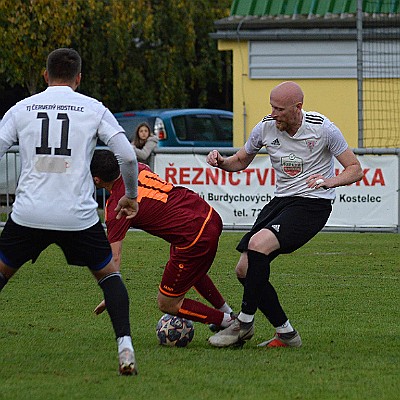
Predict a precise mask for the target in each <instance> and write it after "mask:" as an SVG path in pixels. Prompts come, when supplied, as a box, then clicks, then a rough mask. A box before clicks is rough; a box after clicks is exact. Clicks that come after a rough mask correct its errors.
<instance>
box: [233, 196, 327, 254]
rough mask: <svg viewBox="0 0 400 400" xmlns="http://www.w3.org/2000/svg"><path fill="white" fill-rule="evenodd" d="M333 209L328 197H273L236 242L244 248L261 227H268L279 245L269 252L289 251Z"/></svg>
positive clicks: (312, 233)
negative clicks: (247, 230) (274, 250)
mask: <svg viewBox="0 0 400 400" xmlns="http://www.w3.org/2000/svg"><path fill="white" fill-rule="evenodd" d="M331 211H332V204H331V201H330V200H327V199H310V198H307V197H296V196H293V197H274V198H273V199H272V200H271V201H270V202H269V203H268V204H267V205H266V206H265V207H264V208H263V209H262V210H261V212H260V214H259V215H258V217H257V219H256V222H255V223H254V225H253V227H252V228H251V230H250V232H248V233H246V234H245V235H244V236H243V238H242V240H241V241H240V242H239V244H238V245H237V247H236V249H237V250H238V251H240V252H243V251H247V247H248V244H249V240H250V238H251V237H252V236H253V235H254V234H255V233H257V232H258V231H260V230H261V229H269V230H270V231H272V232H273V233H274V234H275V236H276V237H277V239H278V241H279V244H280V249H279V250H277V251H276V252H274V253H273V254H272V257H273V258H275V257H276V256H277V255H278V254H281V253H291V252H293V251H295V250H297V249H298V248H300V247H301V246H303V245H304V244H305V243H307V242H308V241H309V240H310V239H312V238H313V237H314V236H315V235H316V234H317V233H318V232H319V231H320V230H321V229H322V228H323V227H324V226H325V224H326V221H328V218H329V215H330V213H331Z"/></svg>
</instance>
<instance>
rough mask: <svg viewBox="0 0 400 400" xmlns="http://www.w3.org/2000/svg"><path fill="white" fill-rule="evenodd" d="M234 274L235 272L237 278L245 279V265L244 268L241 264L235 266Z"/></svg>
mask: <svg viewBox="0 0 400 400" xmlns="http://www.w3.org/2000/svg"><path fill="white" fill-rule="evenodd" d="M235 272H236V276H237V277H238V278H246V275H247V265H246V266H244V265H242V264H238V265H236V268H235Z"/></svg>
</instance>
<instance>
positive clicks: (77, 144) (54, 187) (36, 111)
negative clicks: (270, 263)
mask: <svg viewBox="0 0 400 400" xmlns="http://www.w3.org/2000/svg"><path fill="white" fill-rule="evenodd" d="M44 77H45V80H46V82H47V83H48V86H49V87H48V88H47V89H46V90H45V91H43V92H42V93H39V94H36V95H34V96H31V97H29V98H27V99H25V100H22V101H20V102H19V103H17V104H16V105H15V106H14V107H12V108H11V109H10V110H9V111H8V112H7V113H6V114H5V116H4V118H3V120H2V121H1V124H0V158H1V157H2V156H3V155H4V153H5V152H6V151H7V149H8V148H9V147H10V146H12V145H13V143H15V142H18V143H19V152H20V159H21V176H20V179H19V182H18V187H17V191H16V200H15V203H14V204H13V210H12V213H11V215H10V217H9V218H8V220H7V223H6V225H5V227H4V230H3V231H2V234H1V237H0V291H1V290H2V289H3V287H4V286H5V285H6V283H7V282H8V280H9V279H10V278H11V277H12V276H13V275H14V274H15V272H17V270H18V269H19V267H21V266H22V265H23V264H24V263H26V262H27V261H29V260H32V262H35V261H36V259H37V258H38V256H39V255H40V253H41V252H42V251H43V250H44V249H45V248H46V247H48V246H49V245H50V244H52V243H56V244H57V245H58V246H60V247H61V249H62V250H63V252H64V255H65V257H66V259H67V262H68V263H69V264H74V265H82V266H88V267H89V269H90V271H91V272H92V274H93V275H94V277H95V278H96V280H97V281H98V284H99V285H100V287H101V289H102V290H103V293H104V297H105V299H106V301H107V310H108V313H109V315H110V318H111V322H112V325H113V328H114V331H115V335H116V338H117V343H118V354H119V372H120V374H122V375H134V374H136V373H137V366H136V361H135V355H134V350H133V346H132V341H131V333H130V322H129V297H128V293H127V290H126V288H125V285H124V283H123V282H122V280H121V276H120V272H119V270H118V268H117V267H116V265H115V263H114V261H113V258H112V252H111V247H110V244H109V242H108V240H107V237H106V235H105V232H104V229H103V227H102V225H101V223H100V221H99V217H98V214H97V203H96V201H95V200H94V198H93V191H94V184H93V180H92V176H91V174H90V161H91V159H92V155H93V152H94V149H95V146H96V142H97V139H98V138H100V139H101V140H102V141H103V142H104V143H106V144H107V145H108V146H109V148H110V149H111V150H112V151H113V152H114V153H115V155H116V156H117V158H118V160H119V162H120V163H121V165H120V167H121V173H122V176H123V179H124V182H125V187H126V188H127V189H126V191H125V196H123V197H122V198H121V199H120V200H119V203H118V206H117V209H116V211H117V212H118V217H119V218H133V217H134V216H135V215H136V212H137V210H138V205H137V201H136V197H137V160H136V156H135V152H134V151H133V149H132V146H131V145H130V143H129V141H128V140H127V138H126V136H125V134H124V130H123V128H122V127H121V126H120V125H119V124H118V122H117V121H116V119H115V118H114V116H113V115H112V114H111V112H110V111H109V110H108V109H106V108H105V107H104V106H103V104H101V103H100V102H98V101H97V100H95V99H92V98H90V97H87V96H83V95H81V94H79V93H76V92H75V90H76V89H77V87H78V86H79V84H80V80H81V57H80V56H79V54H78V53H77V52H76V51H75V50H73V49H65V48H61V49H57V50H54V51H53V52H51V53H50V54H49V56H48V59H47V66H46V71H45V73H44Z"/></svg>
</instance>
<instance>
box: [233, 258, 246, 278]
mask: <svg viewBox="0 0 400 400" xmlns="http://www.w3.org/2000/svg"><path fill="white" fill-rule="evenodd" d="M247 266H248V264H247V252H243V253H242V254H241V255H240V258H239V261H238V263H237V265H236V268H235V272H236V276H237V278H238V279H242V278H246V275H247Z"/></svg>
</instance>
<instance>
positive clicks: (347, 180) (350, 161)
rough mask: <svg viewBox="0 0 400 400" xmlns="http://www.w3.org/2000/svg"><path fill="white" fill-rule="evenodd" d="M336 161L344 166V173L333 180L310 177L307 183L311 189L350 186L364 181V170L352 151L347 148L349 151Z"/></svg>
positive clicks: (316, 176)
mask: <svg viewBox="0 0 400 400" xmlns="http://www.w3.org/2000/svg"><path fill="white" fill-rule="evenodd" d="M336 159H337V160H338V161H339V162H340V164H342V166H343V168H344V169H343V171H342V172H341V173H340V174H338V175H336V176H333V177H332V178H325V177H323V176H322V175H320V174H313V175H310V176H309V177H308V179H307V183H308V184H309V186H310V187H315V188H319V187H324V188H334V187H338V186H346V185H350V184H351V183H354V182H357V181H359V180H361V179H362V177H363V176H364V173H363V170H362V168H361V165H360V162H359V161H358V159H357V157H356V156H355V154H354V153H353V152H352V150H350V149H349V148H347V150H345V151H344V152H343V153H341V154H339V155H338V156H337V157H336Z"/></svg>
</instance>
